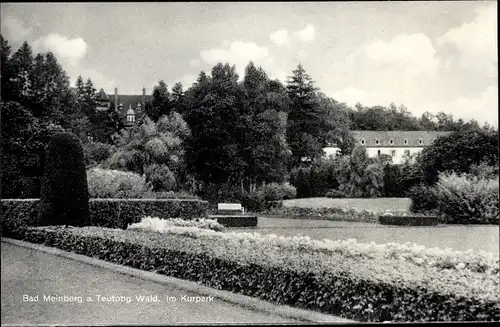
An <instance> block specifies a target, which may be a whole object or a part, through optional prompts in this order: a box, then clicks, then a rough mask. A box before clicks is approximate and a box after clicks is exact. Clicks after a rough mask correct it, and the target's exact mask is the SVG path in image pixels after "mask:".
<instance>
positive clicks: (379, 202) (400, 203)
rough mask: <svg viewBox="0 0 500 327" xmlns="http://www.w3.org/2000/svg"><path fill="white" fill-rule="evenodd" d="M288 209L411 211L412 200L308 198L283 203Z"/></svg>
mask: <svg viewBox="0 0 500 327" xmlns="http://www.w3.org/2000/svg"><path fill="white" fill-rule="evenodd" d="M283 205H284V206H286V207H303V208H304V207H307V208H322V207H329V208H332V207H337V208H344V207H349V208H356V209H359V210H363V209H364V210H370V211H375V212H385V211H386V210H392V211H410V205H411V200H410V199H409V198H373V199H330V198H307V199H293V200H285V201H283Z"/></svg>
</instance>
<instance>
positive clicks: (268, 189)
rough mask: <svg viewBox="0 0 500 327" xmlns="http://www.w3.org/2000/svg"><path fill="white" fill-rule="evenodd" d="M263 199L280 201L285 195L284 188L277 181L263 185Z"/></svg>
mask: <svg viewBox="0 0 500 327" xmlns="http://www.w3.org/2000/svg"><path fill="white" fill-rule="evenodd" d="M263 191H264V199H265V200H266V201H268V202H270V201H281V200H283V198H284V197H285V190H284V188H283V186H282V185H280V184H278V183H271V184H266V185H265V186H264V187H263Z"/></svg>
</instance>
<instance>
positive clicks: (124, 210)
mask: <svg viewBox="0 0 500 327" xmlns="http://www.w3.org/2000/svg"><path fill="white" fill-rule="evenodd" d="M1 202H2V217H4V216H14V217H18V219H19V220H20V221H19V222H15V224H17V223H21V222H22V223H26V224H27V225H28V226H36V225H37V224H38V217H37V212H38V208H39V205H40V204H39V200H38V199H22V200H21V199H6V200H3V199H2V201H1ZM89 208H90V221H91V225H92V226H101V227H108V228H121V229H126V228H127V226H128V225H129V224H132V223H136V222H139V221H141V219H142V217H144V216H157V217H162V218H183V219H193V218H208V215H207V209H208V202H206V201H200V200H179V199H90V201H89ZM2 221H3V218H2ZM9 223H12V222H9Z"/></svg>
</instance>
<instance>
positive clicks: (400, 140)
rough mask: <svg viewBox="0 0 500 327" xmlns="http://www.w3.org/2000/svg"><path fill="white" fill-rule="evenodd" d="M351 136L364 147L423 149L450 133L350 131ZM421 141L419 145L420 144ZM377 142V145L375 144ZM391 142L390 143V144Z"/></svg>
mask: <svg viewBox="0 0 500 327" xmlns="http://www.w3.org/2000/svg"><path fill="white" fill-rule="evenodd" d="M351 133H352V136H353V137H354V139H355V140H356V141H357V142H358V143H361V144H363V142H362V140H364V144H363V145H364V146H365V147H368V148H369V147H423V146H429V145H430V144H431V143H432V142H433V141H434V140H435V139H437V138H438V137H440V136H444V135H449V134H450V133H452V132H437V131H352V132H351ZM420 140H421V143H420ZM377 141H378V143H377ZM391 141H392V142H391Z"/></svg>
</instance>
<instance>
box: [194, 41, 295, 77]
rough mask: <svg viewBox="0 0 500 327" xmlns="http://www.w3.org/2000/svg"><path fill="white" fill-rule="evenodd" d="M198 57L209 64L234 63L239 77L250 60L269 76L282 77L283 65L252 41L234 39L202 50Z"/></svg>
mask: <svg viewBox="0 0 500 327" xmlns="http://www.w3.org/2000/svg"><path fill="white" fill-rule="evenodd" d="M200 57H201V59H202V61H203V62H205V63H207V64H211V65H215V64H217V63H219V62H223V63H226V62H227V63H230V64H232V65H236V72H237V73H238V75H239V77H240V79H242V78H243V77H244V75H245V68H246V66H247V65H248V63H249V62H250V61H253V62H254V64H255V65H256V66H262V68H263V69H264V70H265V71H266V73H268V75H269V77H270V78H284V77H283V75H284V74H283V67H282V66H281V65H279V64H278V63H277V61H276V60H275V59H274V57H273V56H272V55H271V54H270V53H269V50H268V49H267V48H266V47H262V46H259V45H257V44H255V43H253V42H242V41H236V42H232V43H231V44H229V45H227V46H226V47H221V48H213V49H210V50H202V51H200ZM285 76H286V75H285Z"/></svg>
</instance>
